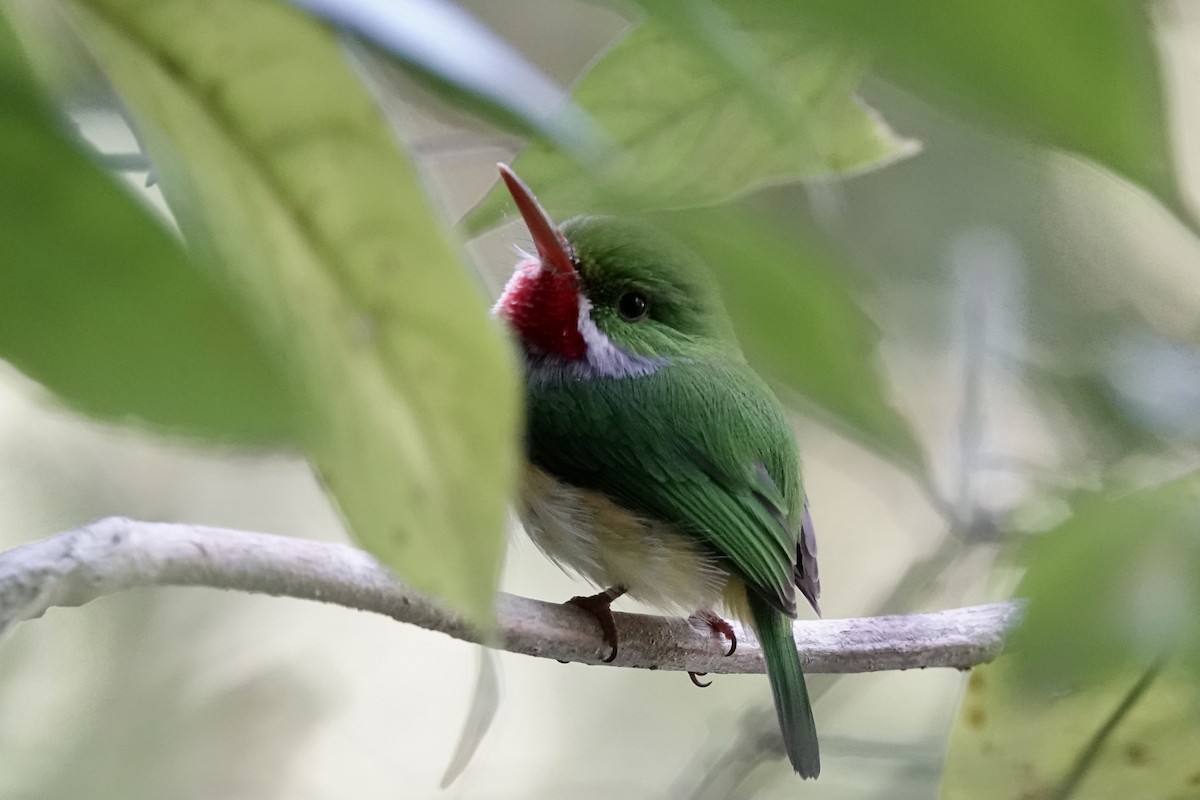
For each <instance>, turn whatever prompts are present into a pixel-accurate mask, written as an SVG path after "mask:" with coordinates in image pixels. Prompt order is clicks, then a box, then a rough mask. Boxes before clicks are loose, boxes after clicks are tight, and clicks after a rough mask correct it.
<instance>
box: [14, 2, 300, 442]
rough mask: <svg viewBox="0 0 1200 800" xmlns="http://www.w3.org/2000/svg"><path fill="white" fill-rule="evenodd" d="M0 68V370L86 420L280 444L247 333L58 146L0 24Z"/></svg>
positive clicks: (171, 247)
mask: <svg viewBox="0 0 1200 800" xmlns="http://www.w3.org/2000/svg"><path fill="white" fill-rule="evenodd" d="M0 64H2V65H3V69H0V174H3V176H4V179H3V180H2V181H0V220H3V223H2V224H0V259H2V260H3V268H0V357H3V358H4V359H6V360H8V361H10V362H11V363H12V364H13V365H15V366H16V367H17V368H18V369H20V370H21V371H22V372H24V373H26V374H27V375H29V376H30V377H32V378H34V379H35V380H37V381H39V382H41V383H42V384H44V385H45V386H46V387H47V388H49V389H50V390H52V391H54V392H55V393H57V394H58V396H59V397H61V398H62V399H63V401H65V402H66V403H68V404H69V405H71V406H73V407H74V408H76V409H78V410H80V411H83V412H85V413H87V414H91V415H92V416H95V417H100V418H102V419H109V420H136V421H138V422H141V423H143V424H148V425H150V426H152V427H154V428H157V429H160V430H163V431H165V432H170V433H177V434H186V435H190V436H197V437H203V438H207V439H217V440H220V441H236V442H249V443H270V442H277V441H280V440H284V439H286V438H287V437H288V436H289V435H290V434H291V433H292V431H293V428H294V423H295V419H294V414H293V411H292V408H291V407H290V405H289V404H288V402H287V401H288V395H287V392H286V391H285V387H284V385H283V383H282V381H281V379H280V375H279V372H278V370H277V369H276V367H275V366H274V364H273V363H272V362H271V361H270V360H269V359H268V358H267V356H266V354H265V352H264V351H263V349H262V347H261V346H260V345H259V343H258V341H257V339H256V337H255V336H254V334H253V332H252V331H251V330H250V329H249V327H248V326H247V325H246V324H245V323H244V322H243V321H242V319H241V318H240V317H239V316H238V315H237V314H236V313H235V312H234V310H233V308H232V306H231V305H230V303H229V302H228V300H227V299H226V298H225V297H224V296H223V295H221V294H220V293H219V292H218V291H216V289H215V288H214V287H213V285H212V284H211V283H209V282H208V281H206V280H205V279H204V277H203V276H202V275H200V274H199V273H198V272H197V271H196V270H195V269H194V268H193V266H192V265H191V264H189V263H188V260H187V257H186V256H185V255H184V253H183V251H182V249H181V247H180V246H179V243H178V242H177V241H176V240H175V239H174V237H172V236H171V235H170V234H169V233H168V232H167V231H166V229H165V228H164V227H163V226H162V225H161V224H160V223H159V222H158V221H157V220H155V219H154V218H153V216H152V215H151V213H150V212H149V211H148V210H147V209H146V208H144V207H143V206H142V205H141V204H140V203H138V202H137V201H135V200H134V199H133V198H132V197H131V196H130V194H129V193H128V192H127V191H125V190H123V189H122V188H121V187H118V186H117V184H116V183H115V182H114V181H113V180H111V179H110V178H109V177H108V176H106V175H104V174H103V173H102V171H101V170H100V169H99V168H98V167H97V166H96V165H95V164H93V163H92V162H91V161H90V160H89V159H88V158H86V157H85V156H84V155H83V153H82V152H81V150H80V147H79V145H78V143H77V142H73V141H71V140H70V139H69V138H68V137H67V136H66V135H65V133H64V131H63V130H62V126H61V123H60V122H59V121H58V120H56V119H54V118H53V116H52V115H51V114H50V113H49V110H48V109H47V108H45V107H43V104H42V102H41V101H40V98H39V97H37V96H36V95H35V92H34V88H33V85H32V81H31V80H30V77H29V76H28V74H27V73H26V70H25V67H24V65H23V64H22V62H21V57H20V53H19V52H18V45H17V42H16V40H15V39H14V38H13V36H12V33H11V31H10V30H9V29H8V26H7V24H6V22H5V20H4V17H3V16H0Z"/></svg>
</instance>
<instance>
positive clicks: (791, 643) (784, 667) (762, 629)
mask: <svg viewBox="0 0 1200 800" xmlns="http://www.w3.org/2000/svg"><path fill="white" fill-rule="evenodd" d="M750 612H751V614H753V616H754V629H755V630H756V631H757V633H758V641H759V644H760V645H762V652H763V659H765V660H766V662H767V676H768V677H769V678H770V679H771V694H772V695H774V699H775V713H776V714H777V715H778V716H779V728H780V730H782V731H783V746H784V749H785V750H787V756H788V760H789V761H791V762H792V767H793V768H794V769H795V770H796V772H798V773H800V777H802V778H815V777H817V776H818V775H820V774H821V754H820V749H819V747H818V745H817V725H816V722H815V721H813V715H812V703H810V702H809V699H808V687H807V686H806V685H805V684H804V670H802V669H801V667H800V655H799V653H797V652H796V641H795V639H793V638H792V621H791V620H790V619H788V618H787V617H785V616H783V615H782V614H780V613H779V612H778V611H776V610H775V609H774V608H772V607H771V606H770V605H768V604H767V603H764V602H763V601H762V599H761V598H758V597H753V596H752V597H751V598H750Z"/></svg>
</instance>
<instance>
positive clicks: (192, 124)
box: [74, 0, 518, 622]
mask: <svg viewBox="0 0 1200 800" xmlns="http://www.w3.org/2000/svg"><path fill="white" fill-rule="evenodd" d="M74 6H75V8H76V9H77V10H78V11H79V14H78V16H79V19H80V21H81V23H82V25H81V27H82V30H83V31H84V33H85V35H86V39H87V40H88V41H89V42H90V43H91V45H92V46H93V47H94V49H95V51H96V53H97V55H98V57H99V60H100V63H101V65H102V67H103V68H104V70H105V71H106V72H107V73H108V74H109V75H110V77H111V78H112V79H113V80H114V82H115V84H116V86H117V88H118V89H119V90H120V91H121V92H122V94H123V95H124V96H125V98H126V99H127V101H128V102H129V103H130V105H131V106H132V107H133V108H134V109H135V111H136V113H137V115H138V118H139V119H140V120H141V121H142V122H143V127H144V129H145V132H146V133H147V134H148V138H149V140H150V141H151V148H152V154H153V155H154V156H155V158H156V162H158V163H159V164H161V165H166V166H167V168H166V169H165V170H164V174H163V180H164V181H165V182H169V181H176V182H178V181H180V180H183V181H185V182H186V187H185V188H186V189H187V190H188V193H190V196H191V201H190V203H189V205H188V206H187V207H186V208H184V207H182V206H180V205H179V204H176V206H175V208H176V209H177V213H180V214H181V218H182V219H183V221H184V224H185V230H188V231H196V230H197V229H199V231H200V232H199V234H198V235H199V236H200V237H201V238H202V239H203V241H204V242H206V243H207V246H209V247H211V248H212V249H213V250H214V255H215V256H216V260H217V264H218V265H219V266H218V269H220V270H221V278H222V279H223V280H224V281H225V282H226V283H227V284H228V286H229V288H230V290H231V291H232V292H233V293H234V294H235V295H236V296H237V297H238V298H240V300H241V302H242V309H243V312H244V313H245V314H246V315H247V317H248V318H249V319H251V320H252V321H253V322H254V324H255V325H256V326H257V327H258V328H259V330H260V332H261V333H262V335H263V337H264V339H265V340H266V341H268V342H270V343H271V344H272V345H273V346H274V347H275V348H276V349H277V350H278V352H279V353H280V355H281V358H282V359H283V360H284V362H285V363H286V364H287V365H288V367H289V369H290V377H291V379H292V380H293V382H294V385H295V386H296V387H297V391H298V392H299V394H300V395H301V397H302V399H303V406H304V410H305V412H306V414H305V417H304V419H303V421H302V441H303V444H304V447H305V448H306V450H307V452H308V453H309V456H310V458H311V460H312V462H313V464H314V466H315V468H316V469H317V471H318V472H319V474H320V476H321V477H322V479H323V480H324V482H325V484H326V486H327V487H328V489H329V490H330V491H331V493H332V495H333V497H334V498H335V499H336V501H337V503H338V504H339V506H340V507H341V510H342V511H343V513H344V514H345V516H346V517H347V520H348V522H349V524H350V527H351V529H352V531H353V533H354V535H355V536H356V537H357V538H358V540H359V541H360V542H361V543H362V544H363V545H364V546H365V547H367V549H369V550H371V551H372V552H374V553H375V554H376V555H377V556H379V557H380V559H381V560H382V561H384V562H385V563H387V564H389V565H390V566H392V567H394V568H395V569H396V570H397V571H398V572H399V573H400V575H401V576H402V577H403V578H405V579H406V580H407V581H409V582H411V583H412V584H413V585H414V586H416V587H418V588H420V589H423V590H425V591H428V592H431V593H434V594H436V595H439V596H441V597H442V598H444V599H445V600H446V601H447V602H448V603H450V604H451V605H453V606H454V607H455V608H457V609H460V610H462V611H464V612H466V613H468V614H469V615H470V616H471V618H472V619H474V620H475V621H477V622H484V621H486V620H487V619H488V618H489V615H490V608H491V601H492V595H493V592H494V589H495V585H496V581H497V576H498V567H499V563H500V555H501V550H502V542H503V529H504V520H505V506H506V501H507V497H508V495H509V492H510V490H511V486H512V483H513V481H514V476H515V464H516V448H515V441H516V425H517V418H518V393H517V381H516V379H515V370H514V367H513V359H512V357H511V354H510V352H509V349H508V348H507V347H506V345H505V343H504V342H503V340H502V338H501V336H500V335H499V333H498V332H497V331H496V330H495V329H494V328H493V327H492V325H491V323H490V322H489V320H488V316H487V313H486V308H485V303H484V299H483V297H482V296H481V294H480V292H479V290H478V289H477V287H476V286H475V285H474V284H473V283H472V280H471V279H470V278H469V277H468V274H467V270H465V269H464V267H463V263H462V259H461V255H460V254H459V253H458V252H457V251H456V249H455V247H454V246H453V244H452V243H451V240H450V239H449V237H448V235H447V233H446V231H445V230H444V228H443V226H442V225H441V224H440V223H439V221H438V219H437V218H436V217H435V215H434V214H433V212H432V211H431V209H430V207H429V205H428V204H427V202H426V201H425V198H424V195H423V193H422V190H421V186H420V184H419V182H418V179H417V176H416V174H415V172H414V169H413V167H412V165H411V164H410V163H409V161H408V160H407V158H406V157H405V155H404V154H403V153H402V152H400V151H399V150H398V149H397V145H396V143H395V140H394V138H393V136H392V134H391V132H390V131H389V130H388V128H387V127H386V125H385V124H384V122H383V120H382V117H381V115H380V113H379V111H378V109H377V108H376V107H375V105H374V103H373V102H372V100H371V98H370V96H369V95H368V93H367V91H366V90H365V89H364V87H363V86H362V85H361V84H360V82H359V81H358V79H357V78H356V76H355V74H354V73H353V71H352V70H351V69H350V68H349V67H348V66H347V65H346V63H345V61H344V59H343V56H342V53H341V51H340V49H339V46H338V42H337V39H336V36H335V35H334V34H333V32H331V31H330V30H328V29H327V28H325V27H324V26H323V25H321V24H320V23H318V22H316V21H315V20H313V19H312V18H310V17H308V16H306V15H305V14H304V13H303V12H301V11H299V10H297V9H295V8H292V7H290V6H288V5H285V4H283V3H278V2H273V1H272V0H217V1H216V2H213V1H212V0H162V2H153V3H145V2H139V0H80V2H77V3H75V4H74ZM174 194H175V195H176V196H178V195H179V194H180V187H179V185H178V183H177V185H176V187H175V190H174Z"/></svg>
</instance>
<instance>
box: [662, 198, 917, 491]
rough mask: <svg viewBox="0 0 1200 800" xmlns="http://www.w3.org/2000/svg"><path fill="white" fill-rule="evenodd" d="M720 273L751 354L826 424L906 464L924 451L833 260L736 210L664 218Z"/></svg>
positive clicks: (912, 464) (874, 335)
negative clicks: (892, 394) (891, 393)
mask: <svg viewBox="0 0 1200 800" xmlns="http://www.w3.org/2000/svg"><path fill="white" fill-rule="evenodd" d="M663 221H664V224H665V225H666V226H667V227H669V228H670V229H671V230H672V231H673V232H674V233H675V234H676V235H678V236H679V237H680V238H681V239H682V240H683V241H685V242H686V243H687V244H688V245H689V246H690V247H691V248H692V249H693V250H695V251H696V253H697V254H698V255H699V256H700V257H701V258H702V259H703V261H704V262H705V263H706V264H708V265H709V267H710V268H711V269H713V270H714V271H715V272H716V275H717V278H718V280H719V282H720V284H721V292H722V296H723V297H724V299H725V303H726V305H727V307H728V308H729V311H730V314H731V315H732V316H733V320H734V325H735V328H736V330H737V335H738V339H739V341H740V343H741V345H742V348H743V350H744V351H745V353H746V356H747V358H748V359H749V360H750V361H751V363H753V364H754V365H755V367H756V368H758V369H760V370H762V371H763V372H764V374H766V375H768V376H770V377H772V378H774V379H775V380H776V381H779V382H781V383H783V384H785V385H786V386H788V387H790V388H791V389H793V390H795V391H796V392H798V393H799V394H800V395H801V396H802V397H803V398H804V399H805V400H807V401H808V402H809V403H810V404H811V405H812V406H814V407H815V409H816V410H817V411H818V412H819V414H820V416H822V417H823V418H824V419H825V420H826V421H828V422H830V423H831V424H832V425H833V426H834V427H836V428H838V429H840V430H841V431H842V432H844V433H846V434H848V435H850V436H852V437H853V438H855V439H858V440H859V441H861V442H862V443H864V444H866V445H867V446H869V447H870V448H872V449H873V450H875V451H877V452H879V453H880V454H882V455H884V456H886V457H888V458H890V459H891V460H893V461H894V462H896V463H897V464H898V465H900V466H903V467H906V468H908V469H911V470H915V471H920V470H922V469H923V468H924V464H925V458H924V453H923V450H922V449H921V446H920V444H919V442H918V440H917V438H916V436H915V434H914V433H913V432H912V429H911V427H910V426H909V425H908V423H907V421H906V420H905V418H904V417H903V416H902V415H901V414H900V413H899V412H897V411H896V409H895V408H894V407H893V406H892V404H891V402H890V400H889V399H888V390H887V386H886V385H885V383H884V380H883V378H882V375H881V372H880V368H879V358H878V353H877V352H876V350H877V344H878V339H879V336H878V332H877V330H876V328H875V326H874V324H873V323H872V322H871V321H870V320H869V319H868V318H867V317H866V315H865V314H863V312H862V309H861V308H860V307H859V305H858V303H857V302H856V300H855V298H854V294H853V291H852V289H851V287H850V285H849V284H848V283H847V282H846V281H845V280H844V279H843V278H842V274H843V273H844V270H838V269H837V268H836V267H837V262H836V260H835V259H834V258H832V257H831V256H830V255H828V254H827V253H823V252H820V251H819V250H818V249H817V248H815V247H813V246H812V245H811V244H808V243H806V242H802V241H800V240H798V239H796V238H794V237H791V236H788V235H786V234H784V233H782V232H781V231H779V230H778V229H776V228H773V227H771V226H769V225H767V224H764V223H762V222H758V221H755V220H752V219H750V218H748V217H747V216H745V215H744V214H742V213H741V212H739V211H738V210H737V209H734V208H722V209H719V210H715V209H714V210H694V211H687V212H678V213H674V214H668V215H664V217H663Z"/></svg>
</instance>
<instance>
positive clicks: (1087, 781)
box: [941, 657, 1200, 800]
mask: <svg viewBox="0 0 1200 800" xmlns="http://www.w3.org/2000/svg"><path fill="white" fill-rule="evenodd" d="M1019 672H1020V670H1019V668H1018V667H1017V665H1015V664H1014V663H1013V662H1012V661H1011V660H1010V659H1009V658H1007V657H1006V658H1003V659H1000V660H999V661H997V662H995V663H994V664H989V665H987V666H983V667H976V668H975V669H974V670H972V672H971V678H970V680H969V681H968V684H967V691H966V694H965V696H964V697H963V703H962V710H961V712H960V714H959V719H958V723H957V725H956V726H955V729H954V733H953V734H952V736H951V740H950V750H949V753H948V755H947V758H946V768H945V773H944V774H943V777H942V790H941V798H942V800H1066V798H1067V797H1070V798H1075V799H1076V800H1084V799H1085V798H1086V800H1130V798H1147V800H1149V799H1150V798H1154V800H1159V799H1160V798H1162V799H1163V800H1165V799H1166V798H1189V797H1197V796H1200V759H1197V757H1196V754H1197V753H1200V685H1198V684H1197V682H1196V679H1195V673H1194V672H1189V671H1188V670H1187V669H1183V668H1179V667H1175V668H1171V667H1169V666H1168V667H1167V668H1166V669H1165V670H1164V671H1163V672H1161V673H1159V674H1158V675H1157V676H1151V679H1150V680H1149V682H1145V681H1144V679H1145V678H1147V672H1146V670H1145V668H1141V669H1131V670H1124V671H1122V672H1120V673H1117V674H1114V675H1112V676H1110V677H1108V678H1107V679H1105V680H1104V681H1103V682H1100V683H1096V684H1090V685H1088V686H1086V687H1083V688H1079V687H1075V688H1067V687H1063V686H1056V687H1042V688H1040V689H1038V688H1035V687H1031V686H1029V685H1027V684H1026V683H1025V682H1024V681H1021V680H1020V679H1019ZM1123 706H1125V709H1126V710H1125V712H1124V713H1118V712H1119V710H1122V707H1123ZM1110 721H1111V722H1112V723H1113V724H1111V727H1110V729H1109V730H1107V731H1103V728H1104V726H1105V725H1106V723H1109V722H1110ZM1087 759H1090V760H1087ZM1076 777H1077V780H1074V778H1076ZM1067 789H1071V791H1069V792H1068V791H1066V790H1067Z"/></svg>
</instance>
